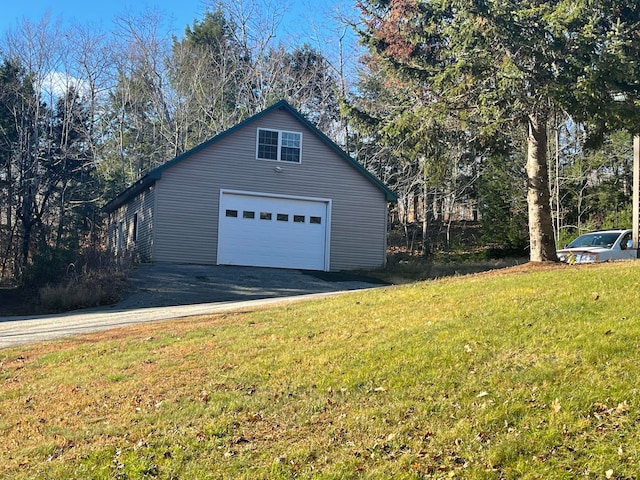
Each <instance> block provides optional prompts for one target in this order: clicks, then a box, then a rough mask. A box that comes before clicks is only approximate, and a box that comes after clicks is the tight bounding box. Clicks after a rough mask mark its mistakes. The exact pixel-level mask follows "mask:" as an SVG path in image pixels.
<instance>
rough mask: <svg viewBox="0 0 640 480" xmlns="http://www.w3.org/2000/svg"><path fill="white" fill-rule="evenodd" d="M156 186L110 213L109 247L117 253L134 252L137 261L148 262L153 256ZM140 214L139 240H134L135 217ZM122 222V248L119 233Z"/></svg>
mask: <svg viewBox="0 0 640 480" xmlns="http://www.w3.org/2000/svg"><path fill="white" fill-rule="evenodd" d="M154 201H155V188H154V187H153V186H151V187H150V188H149V189H147V190H144V191H143V192H142V193H140V195H138V196H137V197H135V198H134V199H133V200H131V201H130V202H128V203H126V204H124V205H122V206H121V207H119V208H118V209H116V210H115V211H114V212H112V213H111V214H109V218H108V222H109V223H108V228H107V247H108V248H109V249H110V250H111V251H112V252H115V253H116V254H125V253H126V254H132V255H133V256H134V258H135V259H136V260H137V261H141V262H147V261H150V260H151V259H152V258H153V211H154ZM136 214H137V216H138V231H137V241H134V219H135V216H136ZM120 222H122V236H123V238H122V242H121V244H120V246H121V249H119V248H118V235H119V230H120Z"/></svg>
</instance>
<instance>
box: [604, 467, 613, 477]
mask: <svg viewBox="0 0 640 480" xmlns="http://www.w3.org/2000/svg"><path fill="white" fill-rule="evenodd" d="M604 474H605V475H606V476H607V478H613V470H612V469H609V470H607V471H606V472H604Z"/></svg>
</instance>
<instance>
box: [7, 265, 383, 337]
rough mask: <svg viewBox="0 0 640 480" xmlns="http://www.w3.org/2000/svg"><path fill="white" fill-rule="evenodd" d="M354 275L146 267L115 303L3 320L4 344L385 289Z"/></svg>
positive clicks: (135, 273) (137, 272)
mask: <svg viewBox="0 0 640 480" xmlns="http://www.w3.org/2000/svg"><path fill="white" fill-rule="evenodd" d="M379 286H381V283H380V282H378V281H376V280H375V279H372V278H368V277H362V276H357V275H350V274H341V273H325V272H306V271H299V270H285V269H272V268H255V267H231V266H201V265H171V264H156V265H140V266H136V267H134V268H133V270H132V272H131V275H130V278H129V288H128V290H127V292H126V293H125V295H124V296H123V298H122V300H121V301H120V302H118V303H117V304H115V305H111V306H107V307H100V308H94V309H86V310H78V311H75V312H71V313H65V314H59V315H41V316H24V317H4V318H0V348H4V347H9V346H15V345H20V344H25V343H32V342H37V341H42V340H49V339H54V338H59V337H63V336H68V335H73V334H78V333H87V332H91V331H98V330H105V329H108V328H113V327H118V326H123V325H132V324H135V323H141V322H149V321H159V320H166V319H171V318H179V317H185V316H191V315H202V314H208V313H218V312H222V311H230V310H242V309H250V308H255V307H256V306H260V305H265V304H272V303H280V302H283V301H293V300H304V299H308V298H318V297H321V296H326V295H331V294H336V293H339V292H344V291H350V290H359V289H365V288H373V287H379Z"/></svg>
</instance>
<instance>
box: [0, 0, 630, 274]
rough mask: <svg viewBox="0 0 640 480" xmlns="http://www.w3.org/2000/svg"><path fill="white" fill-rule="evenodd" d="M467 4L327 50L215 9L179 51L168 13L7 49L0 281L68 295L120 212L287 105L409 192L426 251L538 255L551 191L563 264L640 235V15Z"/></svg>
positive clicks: (0, 65)
mask: <svg viewBox="0 0 640 480" xmlns="http://www.w3.org/2000/svg"><path fill="white" fill-rule="evenodd" d="M457 3H458V2H453V1H442V2H432V1H425V2H420V1H416V0H391V1H390V0H386V1H362V2H360V3H359V6H360V16H359V17H358V18H346V17H343V18H341V19H340V21H336V23H335V24H334V25H331V26H328V27H327V28H335V39H337V40H336V42H335V43H334V44H333V45H332V46H331V50H330V51H329V49H328V47H327V49H325V47H324V46H323V45H322V44H317V45H312V43H310V42H309V43H300V44H292V43H291V42H288V43H286V44H285V43H282V42H280V41H278V40H277V39H276V37H275V36H274V32H275V29H276V27H277V25H278V21H279V20H278V19H279V18H281V13H282V12H281V11H278V12H276V11H270V10H269V8H268V6H266V5H268V4H266V3H261V2H258V1H250V0H248V1H244V2H231V1H228V2H216V3H215V5H214V6H212V8H211V9H210V10H208V11H207V12H206V13H205V14H204V15H203V17H202V18H195V19H194V20H193V24H192V25H189V26H185V30H184V33H183V34H182V35H180V36H168V35H166V34H165V33H163V30H162V28H161V25H162V22H163V19H162V18H161V17H160V16H158V15H157V14H153V13H143V14H139V15H136V16H123V17H120V18H119V19H118V20H117V21H116V22H115V24H114V28H113V30H112V31H108V32H107V31H96V30H95V29H93V28H89V27H87V26H83V25H77V24H75V25H71V26H64V25H63V24H61V23H58V22H52V21H51V20H50V19H49V18H47V17H45V18H43V19H42V21H41V22H39V23H31V22H29V21H26V20H25V21H24V22H22V23H21V24H19V25H18V26H16V28H13V29H10V30H8V31H6V32H3V35H2V38H1V39H0V278H1V279H2V280H5V281H7V280H11V281H13V282H18V283H20V282H26V281H34V280H39V281H44V280H46V281H53V280H54V279H55V277H56V276H58V275H61V274H62V273H64V270H65V268H68V265H70V264H72V263H74V262H77V260H78V258H79V256H81V255H82V254H83V253H86V252H87V251H89V250H91V251H94V252H96V251H98V252H99V251H102V249H103V225H102V222H103V215H102V213H101V211H100V208H101V207H102V206H103V205H104V204H105V203H106V202H107V201H108V200H110V199H111V198H113V197H114V196H115V195H116V194H117V193H119V192H120V191H122V190H123V189H125V188H126V187H127V186H128V185H130V184H131V183H132V182H134V181H135V180H136V179H138V178H139V177H140V176H142V175H144V174H145V173H146V172H148V171H149V170H150V169H153V168H155V167H157V166H159V165H161V164H162V163H164V162H166V161H168V160H170V159H172V158H174V157H175V156H177V155H179V154H181V153H183V152H185V151H186V150H188V149H190V148H192V147H194V146H196V145H198V144H199V143H201V142H203V141H205V140H207V139H209V138H211V137H212V136H214V135H216V134H217V133H220V132H222V131H224V130H226V129H228V128H230V127H232V126H233V125H235V124H237V123H238V122H240V121H242V120H243V119H245V118H247V117H249V116H251V115H253V114H255V113H257V112H259V111H261V110H263V109H264V108H266V107H268V106H269V105H271V104H273V103H274V102H276V101H278V100H280V99H286V100H287V101H288V102H290V103H291V104H292V105H293V106H294V107H295V108H297V109H298V110H299V111H300V112H301V113H303V114H304V115H305V116H307V117H308V118H309V120H310V121H312V122H313V123H314V124H316V125H317V126H318V128H319V129H320V130H322V131H323V132H325V133H326V134H327V135H328V136H329V137H330V138H331V139H332V140H334V141H335V142H336V143H337V144H339V145H340V146H342V148H343V149H344V150H345V151H347V152H348V153H349V154H350V155H352V156H353V157H354V158H355V159H356V160H357V161H359V162H360V163H361V164H363V165H364V166H365V167H366V168H368V169H369V170H370V171H371V172H372V173H374V174H375V175H376V176H378V177H379V178H380V179H381V180H382V181H384V182H385V183H386V184H387V185H389V186H390V187H391V188H392V189H393V190H394V191H395V192H396V193H397V194H398V196H399V201H398V203H397V205H395V206H393V208H392V212H391V219H392V224H393V226H394V227H396V228H398V229H399V231H401V232H403V234H404V244H405V247H406V248H407V249H409V250H412V251H414V252H416V253H419V254H424V255H428V254H429V253H430V252H432V251H433V250H435V249H440V250H442V249H451V248H464V243H465V242H464V239H458V240H456V242H457V244H456V245H454V243H456V242H454V241H453V238H452V237H451V235H450V234H449V233H450V232H451V228H452V225H454V224H457V223H459V222H469V223H473V224H477V225H479V231H480V235H479V238H480V243H483V244H485V245H487V246H490V247H492V248H493V249H495V248H499V249H502V250H504V251H508V252H516V253H519V254H524V255H528V254H529V253H528V249H529V248H530V247H531V245H532V242H533V243H535V242H537V240H536V239H533V237H532V236H531V231H532V228H533V227H532V223H531V216H532V210H531V207H532V201H531V198H529V207H528V206H527V197H528V190H529V195H531V188H532V183H536V181H537V180H541V182H542V187H544V188H542V187H540V186H538V187H537V188H538V189H539V190H536V191H537V192H542V193H544V192H545V191H546V195H547V196H548V199H547V200H545V199H543V200H545V201H544V202H543V206H544V203H545V202H546V204H547V207H546V208H548V215H547V216H548V222H547V223H548V226H549V228H550V229H551V232H552V233H551V237H552V238H551V240H552V243H553V245H552V247H553V249H555V245H556V244H563V243H566V241H567V240H568V239H570V238H571V237H573V236H575V235H576V234H578V233H581V232H583V231H585V230H589V229H594V228H604V227H630V226H631V215H632V214H631V194H632V192H631V189H632V172H633V168H632V167H633V158H632V153H633V152H632V147H633V145H632V135H633V134H634V133H637V129H638V125H639V124H640V122H638V109H639V105H640V103H639V102H638V98H640V95H639V91H638V90H639V86H638V85H639V79H640V74H639V69H640V67H639V65H638V61H637V59H638V58H640V55H639V52H640V34H639V33H638V32H639V31H640V22H639V18H640V11H639V10H640V7H639V6H638V5H637V4H636V2H634V1H631V0H626V1H623V2H609V1H604V2H598V4H597V5H596V4H591V2H576V1H573V2H566V1H560V0H556V1H553V2H538V1H533V0H531V1H522V2H515V1H513V0H512V1H507V0H503V1H497V0H495V1H489V0H487V1H475V2H463V3H465V5H458V4H457ZM258 7H259V8H258ZM347 31H349V32H354V31H355V32H356V34H357V35H358V37H359V38H360V41H361V47H360V50H359V56H358V57H354V56H353V55H352V52H349V54H346V53H345V48H346V47H350V46H349V45H347V44H346V43H344V42H342V39H343V38H345V35H346V32H347ZM532 141H533V142H534V143H535V145H536V147H537V148H538V152H537V153H536V154H535V155H533V157H532ZM533 160H535V162H534V163H536V165H538V166H540V167H541V168H539V169H538V170H537V171H536V173H534V176H533V177H532V174H531V171H528V170H530V169H531V168H532V165H533V164H532V162H533ZM536 175H537V176H536ZM541 175H542V176H541ZM540 188H542V189H541V190H540ZM545 221H546V220H544V219H543V221H542V223H544V222H545ZM538 223H540V222H538ZM534 226H535V225H534ZM434 230H438V231H439V232H445V235H444V236H443V237H440V238H441V240H439V241H438V242H437V243H433V244H430V242H429V241H428V239H429V238H433V235H430V233H431V232H432V231H434ZM541 235H542V236H541V237H540V238H543V241H544V235H545V233H544V231H543V232H542V234H541ZM546 235H547V236H549V234H548V232H547V234H546ZM547 240H548V239H547ZM549 252H551V247H549V246H548V245H547V247H545V248H543V249H542V250H541V255H542V256H545V255H547V256H549V255H550V253H549ZM554 255H555V253H553V255H551V257H553V256H554ZM543 259H546V258H543ZM551 259H552V258H551Z"/></svg>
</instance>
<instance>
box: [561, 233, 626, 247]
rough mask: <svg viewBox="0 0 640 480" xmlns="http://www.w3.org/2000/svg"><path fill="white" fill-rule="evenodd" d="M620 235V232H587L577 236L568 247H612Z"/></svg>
mask: <svg viewBox="0 0 640 480" xmlns="http://www.w3.org/2000/svg"><path fill="white" fill-rule="evenodd" d="M619 236H620V233H617V232H613V233H597V232H595V233H587V234H585V235H581V236H579V237H578V238H576V239H575V240H574V241H573V242H571V243H570V244H569V245H568V247H569V248H576V247H606V248H611V247H613V244H614V243H615V242H616V239H617V238H618V237H619Z"/></svg>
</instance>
